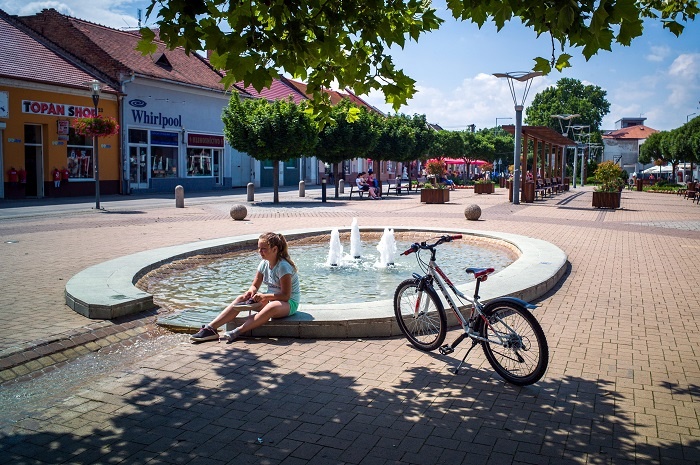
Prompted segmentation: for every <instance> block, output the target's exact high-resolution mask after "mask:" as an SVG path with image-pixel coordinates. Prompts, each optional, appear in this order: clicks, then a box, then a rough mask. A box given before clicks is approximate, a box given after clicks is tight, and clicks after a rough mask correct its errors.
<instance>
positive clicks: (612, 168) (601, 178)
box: [593, 161, 625, 209]
mask: <svg viewBox="0 0 700 465" xmlns="http://www.w3.org/2000/svg"><path fill="white" fill-rule="evenodd" d="M622 176H623V171H622V168H620V166H618V165H617V164H616V163H615V162H613V161H604V162H603V163H601V164H599V165H598V168H597V169H596V171H595V179H596V181H597V182H598V187H596V190H595V191H593V206H594V207H596V208H612V209H615V208H620V203H621V199H622V189H623V187H624V186H625V181H624V180H623V178H622Z"/></svg>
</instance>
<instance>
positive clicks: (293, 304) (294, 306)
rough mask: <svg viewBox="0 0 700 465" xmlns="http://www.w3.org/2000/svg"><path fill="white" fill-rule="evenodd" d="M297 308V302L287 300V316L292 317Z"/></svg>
mask: <svg viewBox="0 0 700 465" xmlns="http://www.w3.org/2000/svg"><path fill="white" fill-rule="evenodd" d="M298 308H299V302H297V301H296V300H294V299H289V316H292V315H294V314H295V313H296V312H297V309H298Z"/></svg>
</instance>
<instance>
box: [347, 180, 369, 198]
mask: <svg viewBox="0 0 700 465" xmlns="http://www.w3.org/2000/svg"><path fill="white" fill-rule="evenodd" d="M353 193H354V194H357V195H359V196H360V198H361V199H363V198H364V197H365V194H367V197H369V192H368V191H363V190H361V189H360V188H359V187H357V184H350V200H352V194H353Z"/></svg>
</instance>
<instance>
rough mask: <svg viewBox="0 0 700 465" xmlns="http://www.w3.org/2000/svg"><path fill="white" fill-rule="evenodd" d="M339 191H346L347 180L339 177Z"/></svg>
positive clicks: (342, 192)
mask: <svg viewBox="0 0 700 465" xmlns="http://www.w3.org/2000/svg"><path fill="white" fill-rule="evenodd" d="M338 192H339V193H341V194H344V193H345V180H344V179H338Z"/></svg>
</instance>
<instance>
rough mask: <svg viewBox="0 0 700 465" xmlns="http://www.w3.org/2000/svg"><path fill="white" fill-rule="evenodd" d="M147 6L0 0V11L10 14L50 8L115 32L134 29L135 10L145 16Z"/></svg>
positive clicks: (114, 0) (123, 1)
mask: <svg viewBox="0 0 700 465" xmlns="http://www.w3.org/2000/svg"><path fill="white" fill-rule="evenodd" d="M147 5H148V2H144V1H136V0H91V1H89V2H85V1H77V0H65V1H57V0H47V1H38V2H28V3H25V2H21V1H18V0H5V1H1V0H0V8H1V9H3V10H4V11H6V12H7V13H9V14H12V15H19V16H29V15H33V14H35V13H39V12H40V11H41V10H43V9H49V8H53V9H54V10H56V11H58V12H59V13H63V14H65V15H68V16H73V17H75V18H80V19H84V20H86V21H90V22H93V23H96V24H102V25H104V26H109V27H113V28H117V29H120V28H126V27H129V28H134V27H136V26H137V25H138V20H137V19H136V17H137V8H139V7H140V8H141V9H142V10H143V13H142V14H143V15H144V16H145V14H146V11H145V8H144V6H147Z"/></svg>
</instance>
